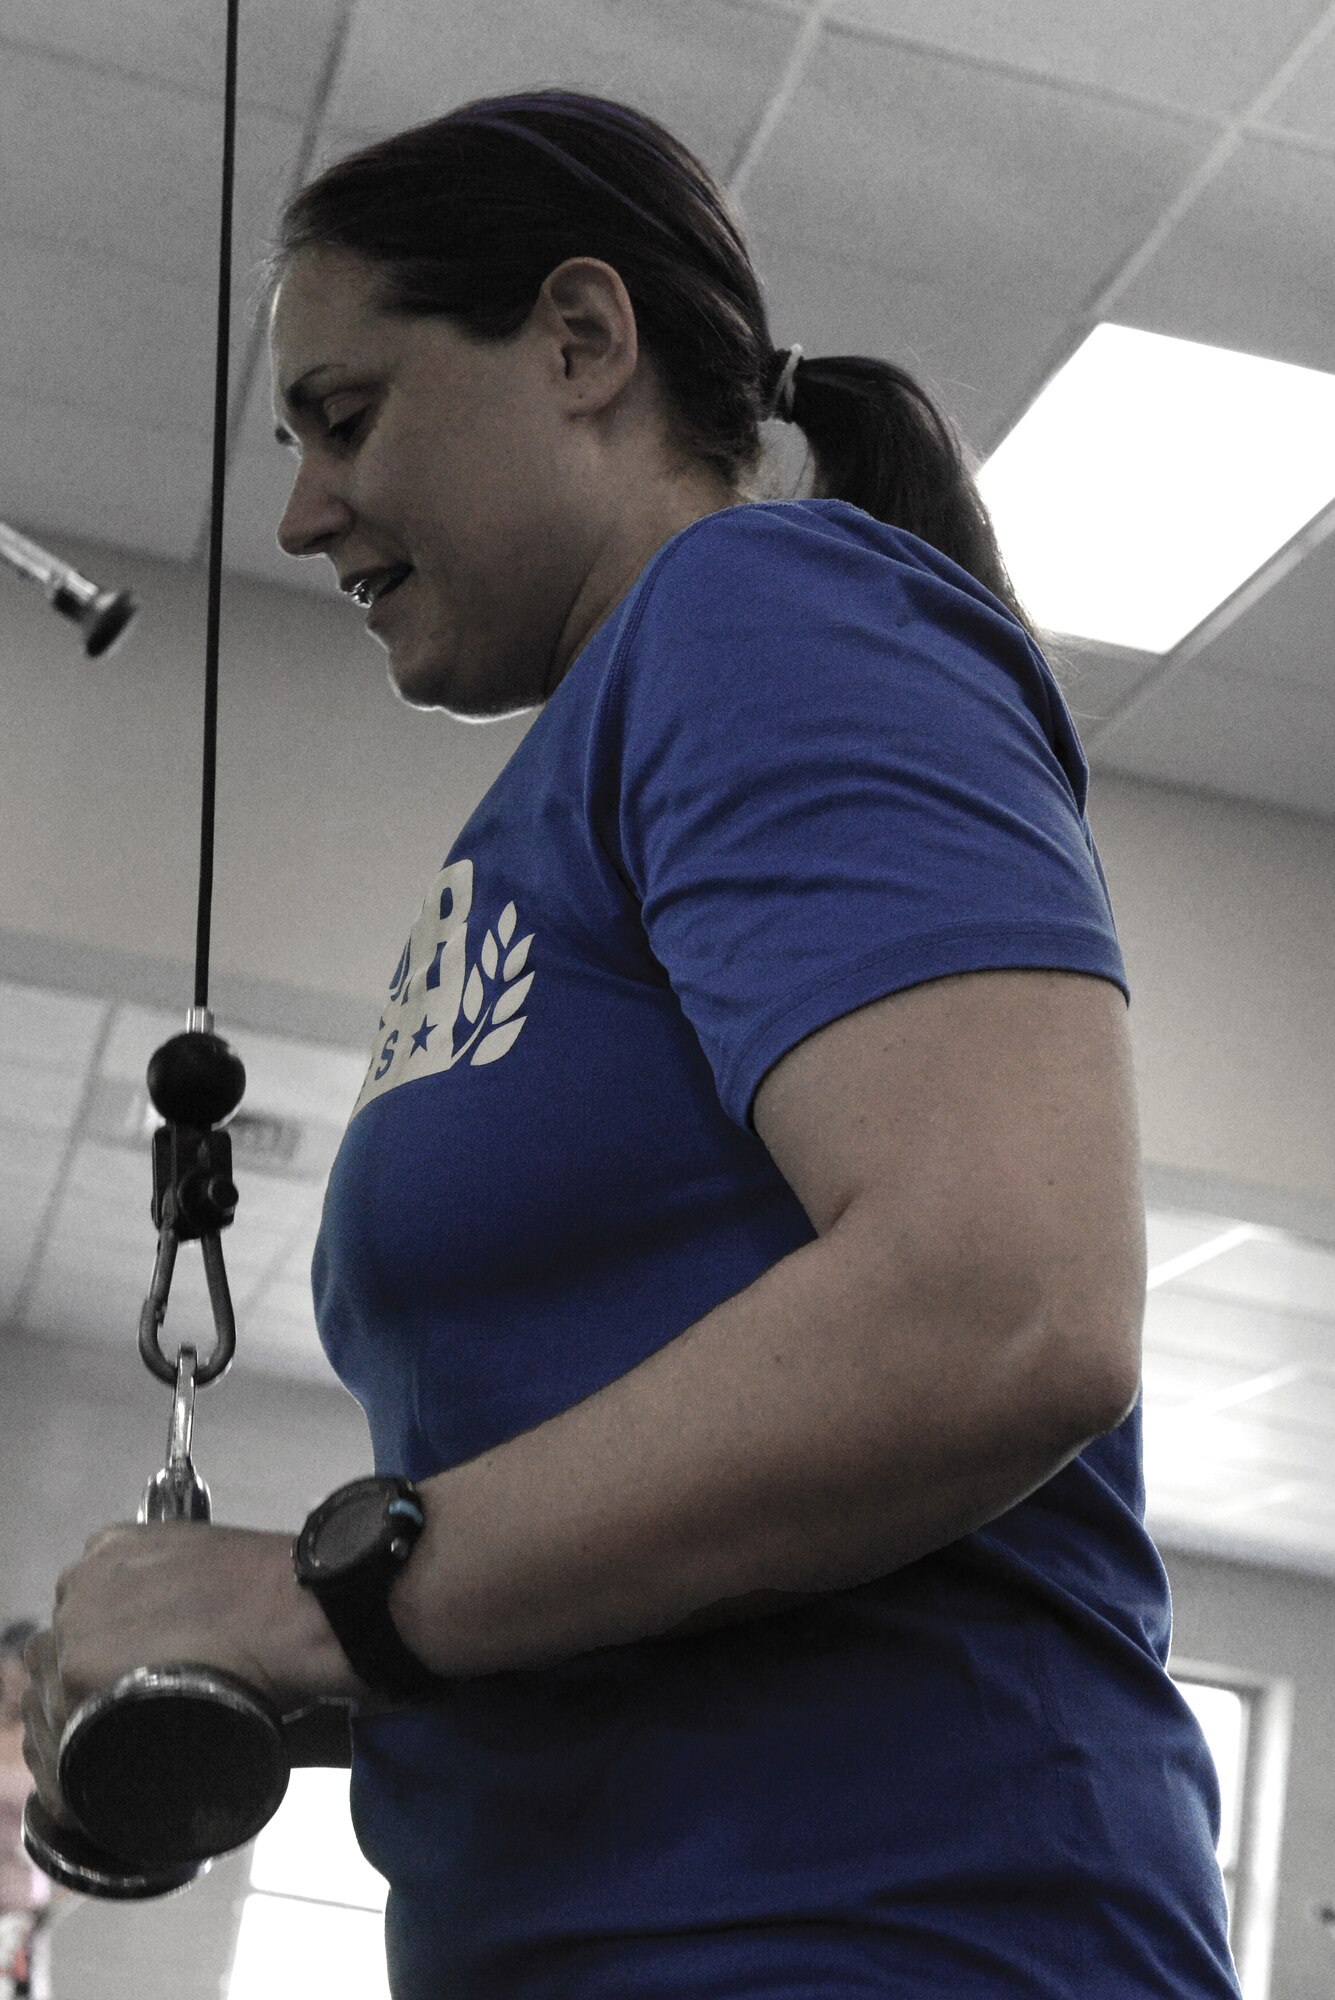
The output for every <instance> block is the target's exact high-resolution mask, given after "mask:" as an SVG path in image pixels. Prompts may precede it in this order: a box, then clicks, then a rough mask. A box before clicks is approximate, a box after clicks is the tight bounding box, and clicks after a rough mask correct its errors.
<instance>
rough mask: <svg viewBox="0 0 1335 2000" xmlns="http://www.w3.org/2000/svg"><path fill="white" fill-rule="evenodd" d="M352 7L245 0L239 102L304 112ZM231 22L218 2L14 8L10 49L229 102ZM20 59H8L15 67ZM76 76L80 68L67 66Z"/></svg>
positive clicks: (79, 0) (122, 1) (326, 1)
mask: <svg viewBox="0 0 1335 2000" xmlns="http://www.w3.org/2000/svg"><path fill="white" fill-rule="evenodd" d="M343 9H344V0H283V4H282V6H281V8H276V7H273V6H271V5H269V4H266V0H245V4H243V5H242V7H241V9H240V12H239V17H238V22H237V65H236V67H237V97H238V100H239V101H240V102H241V103H243V104H260V105H266V106H268V107H269V108H270V109H271V110H274V111H285V112H289V113H292V114H293V115H296V116H301V115H303V114H304V110H305V106H306V103H307V100H308V98H309V97H310V94H311V91H312V89H313V88H314V85H315V82H316V79H317V78H318V76H319V74H320V71H321V68H322V66H323V63H324V59H325V49H326V46H327V44H328V43H329V40H330V38H331V36H332V34H333V33H334V31H335V29H336V28H337V25H338V22H339V18H340V16H341V15H342V13H343ZM225 22H226V16H225V12H224V10H223V9H221V8H220V7H219V6H218V5H217V4H216V0H171V4H170V5H169V6H164V5H163V0H116V5H115V7H114V8H107V7H90V6H89V5H88V0H5V8H4V29H3V34H2V35H0V42H3V43H7V44H9V45H10V47H11V48H12V47H15V46H17V45H21V44H24V43H27V44H29V45H31V46H32V47H34V48H41V49H46V50H49V51H52V52H54V53H55V54H56V55H58V56H62V57H75V58H77V59H79V61H82V62H85V63H91V64H95V65H97V66H99V67H102V68H106V69H111V70H121V71H130V72H133V73H136V74H138V75H140V76H144V77H148V78H150V79H152V80H153V81H155V82H158V83H169V84H176V85H180V86H182V87H184V88H186V89H189V90H192V91H202V92H205V93H207V94H209V95H213V96H216V97H218V99H219V100H220V101H221V97H222V88H223V78H224V68H225V60H226V38H225ZM13 59H14V58H13V56H12V55H11V54H10V53H9V52H8V50H7V51H6V56H5V60H6V61H7V62H9V61H12V60H13ZM67 67H69V68H70V69H71V71H73V69H74V68H75V64H74V63H69V64H67Z"/></svg>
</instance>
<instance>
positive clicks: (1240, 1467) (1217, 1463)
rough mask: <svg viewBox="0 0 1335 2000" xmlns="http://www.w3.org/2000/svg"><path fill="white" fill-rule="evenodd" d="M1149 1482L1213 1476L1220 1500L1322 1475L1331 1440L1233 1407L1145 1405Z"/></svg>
mask: <svg viewBox="0 0 1335 2000" xmlns="http://www.w3.org/2000/svg"><path fill="white" fill-rule="evenodd" d="M1144 1439H1145V1483H1146V1487H1147V1488H1148V1487H1149V1485H1150V1483H1151V1481H1152V1480H1153V1481H1155V1482H1161V1481H1162V1482H1173V1483H1176V1484H1179V1485H1181V1484H1188V1483H1189V1484H1190V1485H1191V1486H1192V1487H1195V1488H1198V1489H1200V1490H1204V1489H1205V1487H1206V1486H1207V1485H1208V1484H1209V1483H1210V1482H1213V1483H1214V1485H1215V1487H1216V1491H1217V1496H1218V1498H1219V1500H1220V1501H1221V1502H1225V1501H1228V1502H1231V1501H1233V1500H1235V1499H1240V1498H1242V1497H1243V1495H1244V1494H1246V1493H1249V1492H1255V1491H1259V1490H1260V1489H1261V1488H1263V1487H1265V1486H1267V1485H1273V1484H1274V1483H1275V1482H1277V1481H1278V1480H1281V1479H1289V1478H1306V1477H1309V1476H1319V1475H1320V1474H1321V1473H1322V1472H1323V1471H1324V1469H1325V1468H1326V1467H1327V1466H1328V1465H1329V1464H1330V1442H1329V1439H1328V1438H1326V1437H1323V1436H1322V1434H1321V1433H1320V1432H1319V1431H1299V1430H1295V1429H1292V1428H1290V1427H1288V1426H1286V1425H1279V1424H1263V1423H1261V1422H1259V1421H1258V1420H1257V1419H1256V1418H1254V1417H1252V1416H1250V1415H1249V1416H1245V1417H1244V1416H1241V1415H1238V1414H1236V1413H1235V1412H1234V1411H1233V1410H1229V1411H1227V1412H1225V1413H1223V1414H1221V1415H1208V1416H1203V1417H1195V1416H1192V1415H1191V1413H1190V1412H1189V1411H1188V1412H1187V1413H1186V1414H1185V1415H1180V1414H1179V1413H1178V1412H1177V1411H1176V1410H1153V1409H1147V1410H1146V1411H1145V1419H1144Z"/></svg>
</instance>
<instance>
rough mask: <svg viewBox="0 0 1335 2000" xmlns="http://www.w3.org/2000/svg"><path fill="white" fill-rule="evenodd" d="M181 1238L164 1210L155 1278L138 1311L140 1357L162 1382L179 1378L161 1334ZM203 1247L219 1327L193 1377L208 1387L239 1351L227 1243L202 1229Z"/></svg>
mask: <svg viewBox="0 0 1335 2000" xmlns="http://www.w3.org/2000/svg"><path fill="white" fill-rule="evenodd" d="M178 1241H179V1239H178V1237H177V1233H176V1226H175V1222H174V1219H173V1218H172V1217H171V1216H170V1215H164V1217H163V1219H162V1227H161V1229H160V1230H159V1231H158V1254H157V1256H156V1257H155V1259H154V1260H153V1281H152V1283H151V1285H150V1286H149V1292H148V1297H147V1298H146V1299H145V1300H144V1306H143V1311H142V1312H141V1313H140V1315H139V1355H140V1359H141V1360H142V1361H143V1364H144V1366H145V1368H147V1369H150V1370H151V1372H152V1373H153V1374H154V1375H156V1376H157V1378H158V1380H159V1381H160V1382H169V1383H173V1384H174V1383H175V1382H176V1381H177V1365H176V1364H175V1363H173V1362H170V1361H169V1360H168V1359H167V1357H166V1355H165V1354H164V1353H163V1351H162V1343H161V1340H160V1335H161V1332H162V1322H163V1320H164V1319H165V1318H166V1316H167V1294H168V1293H169V1291H170V1290H171V1282H172V1272H173V1271H174V1270H175V1268H176V1250H177V1245H178ZM199 1247H200V1249H201V1250H202V1251H203V1253H204V1276H205V1277H206V1278H207V1280H208V1286H209V1303H210V1304H211V1305H212V1307H213V1329H214V1341H213V1352H212V1353H211V1354H210V1356H209V1358H208V1360H207V1361H206V1362H205V1363H204V1364H203V1366H202V1367H201V1368H199V1369H198V1370H197V1371H196V1374H195V1377H194V1380H195V1382H196V1384H197V1385H198V1386H199V1388H201V1389H205V1388H207V1387H208V1385H209V1383H210V1382H216V1381H217V1379H218V1377H219V1376H220V1375H222V1374H225V1373H226V1371H227V1369H228V1368H230V1367H231V1365H232V1356H233V1355H234V1354H235V1353H236V1315H235V1314H234V1312H233V1311H232V1295H231V1292H230V1291H229V1289H228V1285H227V1271H226V1268H225V1266H224V1264H223V1253H222V1244H221V1242H220V1241H219V1239H218V1235H217V1232H216V1231H210V1232H209V1233H208V1234H206V1235H201V1236H200V1239H199ZM186 1354H190V1355H193V1354H194V1349H193V1348H192V1347H183V1348H182V1349H181V1355H182V1356H184V1355H186ZM179 1358H180V1357H178V1361H179Z"/></svg>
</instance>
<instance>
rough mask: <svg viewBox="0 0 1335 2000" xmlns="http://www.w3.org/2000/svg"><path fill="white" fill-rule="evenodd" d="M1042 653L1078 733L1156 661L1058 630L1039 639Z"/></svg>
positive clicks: (1113, 704) (1154, 657) (1132, 687)
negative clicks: (1049, 636)
mask: <svg viewBox="0 0 1335 2000" xmlns="http://www.w3.org/2000/svg"><path fill="white" fill-rule="evenodd" d="M1003 553H1004V551H1003ZM1043 656H1044V658H1045V659H1046V660H1047V662H1048V665H1049V666H1050V667H1051V668H1052V670H1053V673H1054V674H1055V675H1056V677H1057V683H1058V686H1059V687H1060V688H1061V691H1062V693H1063V694H1064V695H1065V697H1066V706H1067V707H1068V708H1069V709H1070V711H1071V715H1072V717H1073V719H1074V721H1075V724H1076V728H1077V731H1078V733H1079V734H1080V735H1081V736H1082V737H1083V735H1084V730H1085V725H1086V724H1087V723H1092V722H1099V721H1101V720H1102V719H1103V718H1104V717H1105V716H1106V715H1108V714H1110V713H1111V711H1112V710H1113V709H1115V708H1116V707H1117V706H1118V704H1119V703H1121V702H1123V701H1125V700H1126V699H1127V697H1128V696H1129V695H1131V694H1133V693H1134V692H1135V690H1136V689H1137V688H1138V687H1139V686H1140V683H1141V682H1142V681H1143V680H1144V678H1145V676H1146V675H1147V674H1150V673H1153V672H1154V670H1155V668H1156V667H1157V666H1158V664H1159V660H1158V656H1157V654H1154V653H1137V652H1132V651H1131V650H1130V649H1129V648H1127V647H1123V646H1095V645H1091V644H1088V643H1086V642H1085V641H1084V640H1082V639H1071V638H1067V637H1065V636H1064V635H1063V634H1060V633H1055V634H1053V635H1052V637H1051V638H1047V637H1045V638H1044V639H1043Z"/></svg>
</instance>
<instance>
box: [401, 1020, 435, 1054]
mask: <svg viewBox="0 0 1335 2000" xmlns="http://www.w3.org/2000/svg"><path fill="white" fill-rule="evenodd" d="M438 1025H439V1023H438V1022H436V1021H432V1022H431V1023H430V1025H428V1023H427V1018H426V1015H425V1014H423V1016H422V1025H421V1027H420V1028H419V1029H418V1030H417V1032H416V1034H415V1035H414V1036H413V1049H420V1050H421V1051H422V1053H423V1055H425V1054H426V1052H427V1047H426V1038H427V1036H428V1035H433V1034H434V1033H435V1032H436V1028H437V1027H438ZM408 1053H409V1055H411V1054H412V1049H410V1050H409V1051H408Z"/></svg>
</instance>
